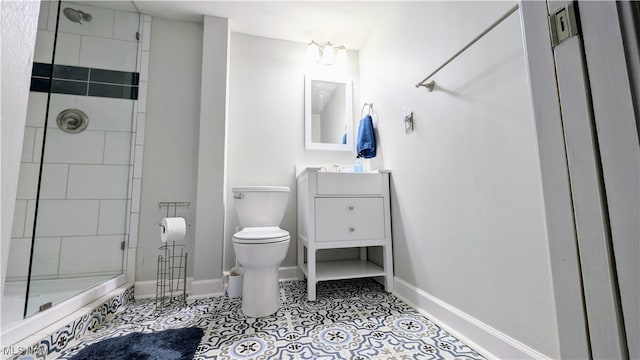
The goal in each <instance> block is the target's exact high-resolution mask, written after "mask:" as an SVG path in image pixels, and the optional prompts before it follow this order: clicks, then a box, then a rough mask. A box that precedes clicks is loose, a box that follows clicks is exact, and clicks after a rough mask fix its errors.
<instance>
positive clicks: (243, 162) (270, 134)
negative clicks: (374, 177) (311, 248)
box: [224, 33, 360, 270]
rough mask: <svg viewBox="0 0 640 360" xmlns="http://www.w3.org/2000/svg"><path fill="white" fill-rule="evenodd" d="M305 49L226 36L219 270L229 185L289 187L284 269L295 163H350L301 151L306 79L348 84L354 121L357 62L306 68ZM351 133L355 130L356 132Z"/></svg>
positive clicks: (347, 157) (229, 231)
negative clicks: (330, 75)
mask: <svg viewBox="0 0 640 360" xmlns="http://www.w3.org/2000/svg"><path fill="white" fill-rule="evenodd" d="M305 55H306V44H303V43H297V42H291V41H284V40H275V39H268V38H264V37H258V36H251V35H245V34H239V33H232V34H231V55H230V56H231V58H230V59H231V60H230V74H229V119H228V129H227V133H228V139H227V144H228V149H227V170H226V171H227V194H226V196H227V208H226V226H225V258H224V268H225V269H227V270H228V269H229V268H230V267H231V266H233V265H234V264H235V255H234V253H233V246H232V243H231V236H232V235H233V233H234V232H235V228H236V226H237V225H238V223H237V217H236V214H235V208H234V204H233V197H232V194H231V187H233V186H241V185H283V186H289V187H290V188H291V193H290V196H289V204H288V206H287V210H286V213H285V215H284V220H283V222H282V225H281V227H282V228H283V229H286V230H288V231H289V232H290V233H291V243H290V245H289V252H288V254H287V257H286V258H285V260H284V261H283V263H282V266H294V265H295V264H296V242H297V235H296V234H297V219H296V182H295V165H296V164H332V163H340V164H353V162H354V160H355V155H354V153H351V152H340V151H318V150H305V149H304V75H305V73H308V72H312V71H316V72H317V71H324V72H338V74H343V75H346V76H348V77H349V78H350V79H352V80H353V85H354V86H353V88H354V94H353V101H354V106H353V109H354V121H355V120H357V119H356V118H357V117H358V116H359V111H360V105H359V104H360V101H359V98H360V97H359V96H358V90H357V89H358V84H359V79H358V58H357V53H356V52H352V51H349V54H348V57H349V66H348V68H347V69H343V70H339V69H334V68H333V67H326V66H324V67H323V66H320V68H317V65H316V66H309V65H308V64H307V63H306V62H305ZM356 129H357V127H356Z"/></svg>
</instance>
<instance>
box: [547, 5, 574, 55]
mask: <svg viewBox="0 0 640 360" xmlns="http://www.w3.org/2000/svg"><path fill="white" fill-rule="evenodd" d="M549 31H550V32H551V47H556V46H557V45H558V44H560V43H561V42H563V41H565V40H566V39H569V38H571V37H573V36H575V35H578V21H577V19H576V12H575V9H574V8H573V5H571V4H570V5H567V6H565V7H563V8H562V9H560V10H558V11H556V12H555V14H552V15H549Z"/></svg>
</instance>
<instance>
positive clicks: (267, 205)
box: [231, 186, 289, 228]
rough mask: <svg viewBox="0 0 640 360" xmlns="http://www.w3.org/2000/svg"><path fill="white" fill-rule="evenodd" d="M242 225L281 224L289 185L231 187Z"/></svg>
mask: <svg viewBox="0 0 640 360" xmlns="http://www.w3.org/2000/svg"><path fill="white" fill-rule="evenodd" d="M231 191H232V192H233V199H234V202H235V207H236V214H238V220H239V221H240V226H241V227H243V228H244V227H256V226H261V227H262V226H280V223H281V222H282V217H283V216H284V212H285V210H286V209H287V200H288V199H289V188H288V187H287V186H236V187H233V188H231Z"/></svg>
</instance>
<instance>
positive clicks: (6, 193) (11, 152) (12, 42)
mask: <svg viewBox="0 0 640 360" xmlns="http://www.w3.org/2000/svg"><path fill="white" fill-rule="evenodd" d="M39 5H40V3H39V1H3V2H2V4H0V13H1V16H2V24H1V29H2V37H1V41H0V43H1V44H2V48H1V49H0V51H1V56H2V61H1V63H2V68H1V73H0V78H1V79H2V81H1V83H2V90H1V93H2V99H1V101H0V109H1V110H0V123H1V126H2V129H1V130H0V133H1V134H2V135H1V139H0V142H1V146H2V148H1V150H0V151H1V154H0V155H1V157H0V159H1V160H0V161H1V164H2V165H1V166H2V168H1V169H0V172H1V174H2V186H1V188H2V193H1V194H0V198H1V199H2V200H1V201H2V206H1V207H0V219H1V222H0V239H1V240H0V242H1V249H0V254H2V269H1V270H2V273H1V274H0V280H1V281H2V288H1V291H2V293H3V292H4V283H5V275H6V271H7V262H8V261H7V260H8V258H9V245H10V242H11V240H10V238H11V227H12V226H11V224H12V222H13V209H14V206H15V199H16V191H17V185H18V172H19V166H20V153H21V151H22V138H23V134H24V124H25V120H26V115H27V99H28V98H29V96H28V94H29V86H30V85H29V84H30V78H31V63H32V61H33V49H34V46H35V39H36V29H37V21H38V11H39V8H38V7H39ZM0 294H1V293H0Z"/></svg>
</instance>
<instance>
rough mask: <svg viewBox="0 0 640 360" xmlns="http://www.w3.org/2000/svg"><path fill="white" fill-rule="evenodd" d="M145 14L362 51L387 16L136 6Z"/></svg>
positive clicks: (142, 0) (351, 10)
mask: <svg viewBox="0 0 640 360" xmlns="http://www.w3.org/2000/svg"><path fill="white" fill-rule="evenodd" d="M133 3H134V4H135V6H136V7H137V8H138V10H139V11H140V12H141V13H143V14H148V15H151V16H155V17H162V18H168V19H176V20H184V21H196V22H202V19H203V15H210V16H219V17H224V18H228V19H229V20H230V22H229V23H230V27H231V31H235V32H241V33H246V34H251V35H259V36H264V37H269V38H275V39H284V40H291V41H298V42H307V43H308V42H310V41H311V40H315V41H316V42H318V43H325V42H327V41H331V43H332V44H333V45H336V46H337V45H344V46H346V47H347V48H348V49H353V50H357V49H360V47H361V46H362V45H363V44H364V42H365V41H366V39H367V36H368V35H369V32H370V31H371V29H372V28H373V26H374V25H375V23H376V19H377V18H378V17H379V16H381V13H382V12H383V7H384V5H383V4H384V3H383V2H380V1H149V0H135V1H133Z"/></svg>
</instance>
